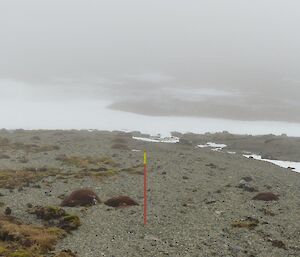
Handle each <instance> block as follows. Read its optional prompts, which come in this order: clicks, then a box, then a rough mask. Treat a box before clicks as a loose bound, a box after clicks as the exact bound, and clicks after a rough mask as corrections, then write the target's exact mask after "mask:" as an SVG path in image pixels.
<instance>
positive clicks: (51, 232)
mask: <svg viewBox="0 0 300 257" xmlns="http://www.w3.org/2000/svg"><path fill="white" fill-rule="evenodd" d="M65 235H66V232H65V231H64V230H62V229H60V228H54V227H49V228H46V227H42V226H34V225H29V224H23V223H22V222H21V221H19V220H17V219H16V218H13V217H7V216H3V215H1V216H0V254H1V256H7V257H43V256H45V255H44V254H46V253H47V252H48V251H49V250H53V248H54V246H55V244H56V243H57V241H58V240H59V239H61V238H63V237H64V236H65Z"/></svg>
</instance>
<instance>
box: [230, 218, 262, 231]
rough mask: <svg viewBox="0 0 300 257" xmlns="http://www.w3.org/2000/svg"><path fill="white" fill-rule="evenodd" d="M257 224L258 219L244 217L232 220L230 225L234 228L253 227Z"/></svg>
mask: <svg viewBox="0 0 300 257" xmlns="http://www.w3.org/2000/svg"><path fill="white" fill-rule="evenodd" d="M258 224H259V221H258V219H255V218H252V217H246V218H244V219H239V220H236V221H234V222H233V223H232V224H231V226H232V227H234V228H247V229H250V230H251V229H254V228H255V227H256V226H257V225H258Z"/></svg>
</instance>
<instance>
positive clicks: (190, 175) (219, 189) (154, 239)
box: [0, 131, 300, 257]
mask: <svg viewBox="0 0 300 257" xmlns="http://www.w3.org/2000/svg"><path fill="white" fill-rule="evenodd" d="M33 136H39V137H40V140H38V142H35V144H38V145H49V144H52V145H58V146H59V147H60V149H59V150H55V151H47V152H41V153H28V152H25V151H24V150H7V149H6V150H5V149H3V151H2V152H3V153H5V154H7V155H9V156H10V159H1V160H0V165H1V169H2V170H3V169H5V168H9V169H21V168H24V167H42V166H47V167H55V168H57V169H60V170H61V171H62V172H64V173H68V172H76V171H80V169H79V168H78V167H77V168H76V167H72V166H70V165H65V164H63V163H62V162H61V161H58V160H55V158H56V157H57V156H58V155H61V154H66V155H76V156H109V157H111V158H112V159H113V160H114V161H116V162H117V163H118V164H119V168H118V169H122V168H126V167H131V166H133V165H136V164H142V161H143V159H142V158H143V156H142V155H143V152H142V151H140V152H132V151H131V149H139V150H143V149H146V150H147V152H148V159H149V165H148V166H149V177H148V181H149V187H148V188H149V189H148V194H149V213H148V224H147V225H146V226H145V225H144V224H143V176H142V175H140V174H130V173H128V172H124V171H123V172H120V173H119V174H118V175H116V176H111V177H106V178H104V179H96V178H95V177H91V176H86V177H83V178H77V179H76V178H71V177H70V178H68V179H64V180H62V179H58V178H57V177H49V178H47V179H44V180H43V181H40V182H38V183H37V184H38V185H40V188H33V187H32V186H30V187H24V189H23V190H21V191H18V190H17V189H15V190H12V191H9V190H7V189H0V192H1V193H2V194H3V195H4V196H2V197H0V202H3V203H4V206H3V207H1V208H2V209H4V208H5V207H6V206H9V207H10V208H11V209H12V211H13V213H12V215H14V216H17V217H19V218H21V219H23V220H24V221H26V222H30V223H40V221H39V220H37V219H35V218H34V217H33V216H32V215H30V214H27V213H26V204H27V203H31V204H33V205H59V204H60V202H61V200H60V199H59V198H58V196H59V195H61V194H69V193H70V192H72V191H73V190H75V189H78V188H85V187H89V188H92V189H93V190H94V191H95V192H96V193H97V194H98V196H99V197H100V199H101V200H106V199H108V198H110V197H113V196H118V195H128V196H130V197H131V198H133V199H135V200H136V201H137V202H138V203H139V204H140V205H139V206H133V207H129V208H121V209H114V208H112V207H108V206H106V205H104V204H98V205H95V206H92V207H88V208H83V207H75V208H65V209H66V210H68V211H69V212H70V213H75V214H77V215H79V217H80V218H81V221H82V225H81V226H80V227H79V229H78V230H76V231H74V232H72V234H70V235H68V236H67V237H65V238H64V239H63V240H62V241H60V242H59V243H58V244H57V247H56V251H59V250H61V249H71V250H73V251H74V252H77V254H78V256H80V257H99V256H110V257H113V256H114V257H123V256H130V257H134V256H149V257H150V256H172V257H173V256H195V257H196V256H201V257H202V256H203V257H210V256H225V257H230V256H234V257H235V256H236V257H251V256H252V257H253V256H255V257H272V256H274V257H278V256H295V257H296V256H300V243H299V242H300V221H299V220H300V211H299V209H300V200H299V199H300V186H299V185H300V174H297V173H295V172H292V171H288V170H286V169H282V168H279V167H277V166H275V165H272V164H270V163H265V162H261V161H257V160H252V159H246V158H244V157H242V156H241V155H240V154H228V153H226V152H213V151H210V150H209V149H200V148H195V146H193V145H184V144H161V143H145V142H141V141H135V140H132V139H131V137H130V136H129V135H127V134H120V133H119V132H112V133H110V132H97V131H94V132H88V131H65V132H61V131H32V132H28V131H18V132H14V133H9V132H7V131H2V132H1V133H0V137H2V138H3V137H5V138H8V139H10V140H12V141H14V142H24V143H28V144H29V143H33V139H32V137H33ZM120 138H122V140H123V141H122V140H121V141H122V142H123V143H122V144H125V143H126V146H128V149H127V150H120V149H113V147H112V146H113V145H114V143H115V142H116V139H118V140H120ZM24 156H25V157H26V158H27V159H28V163H20V162H18V158H19V157H24ZM141 171H142V167H141ZM245 177H246V178H245ZM249 180H250V181H249ZM253 190H257V191H253ZM251 191H253V192H251ZM266 191H271V192H273V193H276V194H278V195H279V200H278V201H271V202H263V201H254V200H252V198H253V197H254V196H255V195H256V194H257V193H258V192H266ZM247 217H250V218H252V219H255V220H257V226H256V227H255V228H254V229H248V228H237V227H233V226H232V224H233V223H235V222H236V221H238V220H240V219H247ZM276 242H277V243H276ZM278 242H282V243H283V245H282V244H278ZM284 246H285V247H284ZM284 248H285V249H284Z"/></svg>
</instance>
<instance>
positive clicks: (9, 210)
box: [4, 207, 12, 216]
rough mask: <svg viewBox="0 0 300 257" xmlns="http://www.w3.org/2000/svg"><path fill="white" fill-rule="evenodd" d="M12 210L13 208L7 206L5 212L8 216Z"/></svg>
mask: <svg viewBox="0 0 300 257" xmlns="http://www.w3.org/2000/svg"><path fill="white" fill-rule="evenodd" d="M11 212H12V210H11V208H9V207H6V209H5V211H4V214H5V215H7V216H9V215H10V214H11Z"/></svg>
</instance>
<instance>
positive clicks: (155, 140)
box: [132, 137, 179, 144]
mask: <svg viewBox="0 0 300 257" xmlns="http://www.w3.org/2000/svg"><path fill="white" fill-rule="evenodd" d="M132 138H133V139H136V140H140V141H145V142H152V143H171V144H175V143H178V142H179V138H178V137H163V138H161V137H149V138H148V137H132Z"/></svg>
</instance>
